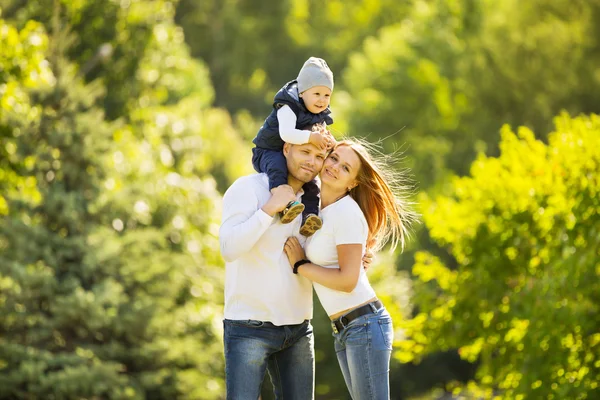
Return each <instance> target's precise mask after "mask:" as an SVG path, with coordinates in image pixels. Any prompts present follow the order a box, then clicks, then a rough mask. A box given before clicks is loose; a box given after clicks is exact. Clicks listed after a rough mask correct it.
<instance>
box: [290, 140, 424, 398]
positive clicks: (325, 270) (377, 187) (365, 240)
mask: <svg viewBox="0 0 600 400" xmlns="http://www.w3.org/2000/svg"><path fill="white" fill-rule="evenodd" d="M382 161H383V160H378V159H377V158H376V157H374V156H373V155H371V154H370V153H369V152H368V151H367V147H366V146H365V145H363V144H361V143H360V142H358V141H356V140H344V141H342V142H339V143H338V144H337V145H336V147H335V148H334V150H333V151H332V152H331V154H330V155H329V157H328V158H327V159H326V160H325V164H324V166H323V169H322V170H321V174H320V178H321V218H322V219H323V227H322V228H321V230H319V231H317V232H316V233H315V234H314V235H313V236H312V237H310V238H309V239H308V240H307V242H306V244H305V249H306V253H305V251H304V250H303V249H302V247H301V246H300V243H299V242H298V240H297V239H296V238H294V237H292V238H289V239H288V241H287V242H286V244H285V248H284V250H285V253H286V255H287V257H288V259H289V261H290V265H292V266H293V272H294V273H297V274H300V275H302V276H304V277H306V278H307V279H310V280H312V281H313V285H314V288H315V290H316V292H317V295H318V297H319V300H320V302H321V304H322V305H323V308H324V309H325V311H326V312H327V314H328V315H329V318H330V319H331V325H332V328H333V332H334V333H333V336H334V338H335V350H336V353H337V358H338V362H339V364H340V368H341V369H342V373H343V375H344V380H345V381H346V386H347V387H348V391H349V392H350V395H351V396H352V398H353V399H360V400H364V399H388V398H389V363H390V356H391V352H392V342H393V336H394V333H393V327H392V320H391V318H390V315H389V313H388V312H387V311H386V309H385V307H384V306H383V304H382V303H381V301H379V300H378V299H377V296H376V295H375V292H374V290H373V288H372V287H371V285H370V284H369V280H368V278H367V275H366V273H365V271H364V268H363V267H362V257H363V254H364V253H365V251H367V249H368V250H369V251H376V250H379V249H381V247H382V246H383V245H384V244H385V243H386V242H387V241H388V240H391V244H392V248H395V247H396V245H397V244H398V242H400V244H401V246H402V247H403V246H404V241H405V239H406V236H407V233H408V227H409V226H410V224H411V222H412V221H413V220H414V217H415V215H414V213H413V212H412V211H410V210H409V209H408V203H407V202H406V201H405V200H404V199H403V198H402V197H400V196H398V194H397V192H398V191H399V190H401V189H403V187H401V186H399V185H397V182H399V181H398V180H394V178H395V177H393V176H392V175H390V172H388V171H389V168H386V169H384V168H382V165H383V163H382ZM394 183H396V184H394ZM309 260H310V261H309Z"/></svg>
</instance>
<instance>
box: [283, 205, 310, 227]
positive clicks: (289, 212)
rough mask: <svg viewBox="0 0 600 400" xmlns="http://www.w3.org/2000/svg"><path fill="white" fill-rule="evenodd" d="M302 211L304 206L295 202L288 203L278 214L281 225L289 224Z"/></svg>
mask: <svg viewBox="0 0 600 400" xmlns="http://www.w3.org/2000/svg"><path fill="white" fill-rule="evenodd" d="M302 211H304V204H302V203H299V202H297V201H290V203H289V204H288V205H287V207H286V208H285V209H284V210H283V211H282V212H280V213H279V216H280V217H281V223H282V224H289V223H290V222H292V221H293V220H295V219H296V217H297V216H298V215H300V214H301V213H302Z"/></svg>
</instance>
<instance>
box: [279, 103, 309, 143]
mask: <svg viewBox="0 0 600 400" xmlns="http://www.w3.org/2000/svg"><path fill="white" fill-rule="evenodd" d="M297 120H298V118H297V117H296V114H294V111H292V109H291V108H290V106H288V105H284V106H283V107H281V108H280V109H279V110H277V122H279V136H280V137H281V140H283V141H284V142H287V143H291V144H305V143H308V140H309V139H310V131H303V130H301V129H296V121H297Z"/></svg>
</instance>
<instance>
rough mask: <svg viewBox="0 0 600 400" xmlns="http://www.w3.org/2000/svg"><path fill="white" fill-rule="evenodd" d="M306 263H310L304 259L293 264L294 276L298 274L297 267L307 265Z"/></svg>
mask: <svg viewBox="0 0 600 400" xmlns="http://www.w3.org/2000/svg"><path fill="white" fill-rule="evenodd" d="M308 263H310V261H308V260H307V259H304V260H300V261H297V262H296V263H295V264H294V273H295V274H297V273H298V267H300V266H301V265H302V264H308Z"/></svg>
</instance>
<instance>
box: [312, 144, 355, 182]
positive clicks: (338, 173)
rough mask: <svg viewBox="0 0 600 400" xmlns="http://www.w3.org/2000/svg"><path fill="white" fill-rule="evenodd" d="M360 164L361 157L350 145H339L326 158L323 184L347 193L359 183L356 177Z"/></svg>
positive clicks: (322, 172)
mask: <svg viewBox="0 0 600 400" xmlns="http://www.w3.org/2000/svg"><path fill="white" fill-rule="evenodd" d="M360 166H361V163H360V158H358V155H357V154H356V153H355V152H354V150H352V148H350V146H345V145H341V146H338V147H336V148H335V149H334V150H333V151H332V152H331V154H330V155H329V157H327V159H325V163H324V164H323V169H322V170H321V184H322V185H327V186H330V187H331V188H332V189H335V190H336V191H339V192H340V193H345V192H347V191H348V190H350V189H352V188H353V187H354V186H356V185H357V184H358V182H357V180H356V177H357V176H358V172H359V170H360Z"/></svg>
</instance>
